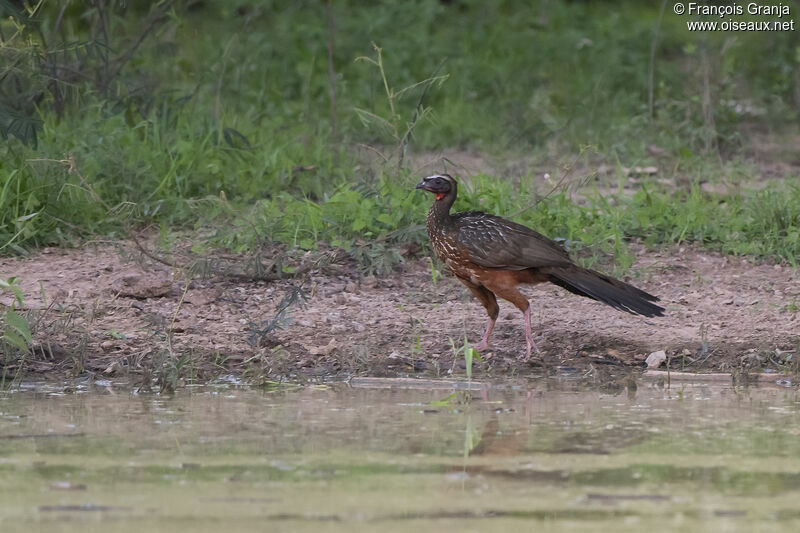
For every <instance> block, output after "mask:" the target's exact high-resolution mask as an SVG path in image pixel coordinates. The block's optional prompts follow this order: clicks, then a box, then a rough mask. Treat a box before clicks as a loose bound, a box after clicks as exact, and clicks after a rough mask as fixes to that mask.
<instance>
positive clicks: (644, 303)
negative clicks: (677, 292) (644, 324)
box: [547, 266, 664, 317]
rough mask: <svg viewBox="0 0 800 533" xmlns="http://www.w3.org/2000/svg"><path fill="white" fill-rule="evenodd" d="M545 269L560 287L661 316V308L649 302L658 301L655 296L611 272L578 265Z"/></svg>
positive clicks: (624, 308) (631, 310)
mask: <svg viewBox="0 0 800 533" xmlns="http://www.w3.org/2000/svg"><path fill="white" fill-rule="evenodd" d="M547 273H548V274H549V279H550V281H551V282H552V283H555V284H556V285H558V286H559V287H563V288H565V289H567V290H568V291H570V292H572V293H574V294H579V295H581V296H586V297H587V298H591V299H593V300H597V301H598V302H603V303H604V304H608V305H610V306H611V307H613V308H615V309H619V310H620V311H626V312H628V313H631V314H634V315H644V316H648V317H652V316H664V308H663V307H661V306H659V305H656V304H654V303H652V302H657V301H658V297H657V296H653V295H652V294H649V293H647V292H645V291H643V290H641V289H637V288H636V287H634V286H633V285H630V284H628V283H625V282H624V281H620V280H618V279H614V278H612V277H611V276H606V275H605V274H601V273H600V272H596V271H594V270H589V269H588V268H581V267H579V266H570V267H566V268H552V269H549V270H548V272H547Z"/></svg>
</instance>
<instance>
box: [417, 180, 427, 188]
mask: <svg viewBox="0 0 800 533" xmlns="http://www.w3.org/2000/svg"><path fill="white" fill-rule="evenodd" d="M416 188H417V189H425V180H422V181H420V182H419V183H417V187H416Z"/></svg>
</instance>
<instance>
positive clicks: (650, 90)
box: [647, 0, 667, 118]
mask: <svg viewBox="0 0 800 533" xmlns="http://www.w3.org/2000/svg"><path fill="white" fill-rule="evenodd" d="M666 7H667V0H662V2H661V10H660V11H659V12H658V21H657V22H656V29H655V30H653V39H652V40H651V41H650V70H649V71H648V77H647V110H648V112H649V113H650V118H653V115H654V113H655V94H654V93H655V87H654V83H655V70H656V46H657V45H658V34H659V32H660V31H661V20H662V19H663V18H664V9H665V8H666Z"/></svg>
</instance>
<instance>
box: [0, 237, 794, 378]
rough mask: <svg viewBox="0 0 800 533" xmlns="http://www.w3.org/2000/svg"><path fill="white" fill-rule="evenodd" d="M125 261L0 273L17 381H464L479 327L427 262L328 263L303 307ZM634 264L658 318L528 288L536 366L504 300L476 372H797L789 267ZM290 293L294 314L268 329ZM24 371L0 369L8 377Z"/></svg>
mask: <svg viewBox="0 0 800 533" xmlns="http://www.w3.org/2000/svg"><path fill="white" fill-rule="evenodd" d="M123 249H125V250H127V252H126V253H122V254H121V253H120V251H119V250H120V248H118V247H112V246H101V247H96V246H95V247H85V248H83V249H75V250H64V249H45V250H42V251H40V252H37V253H35V254H34V255H32V256H31V257H28V258H25V259H18V258H3V259H2V260H0V274H2V275H3V276H4V277H8V276H12V275H13V276H17V277H19V278H21V280H22V281H21V287H22V289H23V292H24V295H25V310H26V313H27V315H28V318H29V320H30V321H31V324H32V326H33V328H34V335H35V339H36V349H35V353H34V354H33V355H32V356H29V357H27V358H26V359H25V361H24V371H25V372H26V373H28V372H33V373H42V374H44V375H45V376H53V377H56V376H63V375H65V374H70V373H73V374H74V373H81V372H84V371H89V372H94V373H98V374H102V375H106V376H119V375H130V376H131V377H132V379H133V380H134V381H135V380H145V381H146V380H147V379H148V378H151V377H153V376H156V377H160V378H161V379H172V380H173V381H174V380H180V379H184V380H185V379H187V378H192V379H204V378H207V377H210V376H213V375H219V374H223V373H234V374H237V375H243V376H244V377H245V378H251V379H271V378H278V377H282V376H287V375H288V376H291V375H306V376H307V375H337V374H339V375H344V374H346V375H354V374H370V375H378V376H402V375H408V374H414V373H421V374H426V375H446V374H448V373H451V372H452V373H456V374H459V373H460V374H463V372H464V370H463V368H462V367H463V361H462V356H461V354H459V353H458V351H457V350H458V348H460V347H462V346H463V343H464V335H465V334H466V336H467V338H468V339H469V341H470V342H473V343H477V341H478V340H479V339H480V335H481V333H482V332H483V327H484V325H485V320H486V318H485V314H484V311H483V308H482V307H481V306H480V304H479V303H478V302H477V301H476V300H474V299H473V298H472V297H471V296H470V295H469V293H468V292H467V291H466V289H465V288H464V287H463V286H462V285H461V284H460V283H458V282H457V281H455V280H454V279H452V278H451V277H449V276H446V275H439V276H433V275H432V274H431V266H430V263H429V261H428V260H427V258H420V259H410V260H409V261H407V262H406V263H405V264H403V265H402V266H401V268H400V270H399V271H397V272H396V273H394V274H392V275H391V276H387V277H377V278H376V277H371V276H368V277H362V276H359V275H358V274H357V271H356V269H355V268H353V267H354V266H353V265H352V264H347V263H346V262H345V263H338V264H332V265H329V266H326V267H324V268H321V269H318V270H313V271H311V272H310V273H308V274H307V275H306V276H304V277H303V281H302V294H301V293H300V292H297V291H294V288H296V287H298V286H299V285H301V282H300V281H299V280H281V281H271V282H263V281H258V282H253V281H246V280H241V279H230V278H228V279H225V278H222V277H216V278H210V279H192V280H190V281H189V282H188V286H187V282H186V281H185V278H184V277H183V275H182V273H181V272H180V271H175V270H174V269H170V268H169V267H167V266H165V265H163V264H160V263H158V262H156V261H153V260H152V259H151V258H148V257H147V256H144V255H141V254H138V253H137V252H136V249H135V247H133V246H132V245H125V246H123ZM633 252H634V253H635V255H636V257H637V258H638V260H637V263H636V264H635V265H634V267H633V269H632V277H631V279H630V280H629V281H631V282H632V283H634V284H636V285H638V286H640V287H642V288H643V289H645V290H647V291H649V292H651V293H653V294H656V295H658V296H660V297H661V301H662V303H663V304H664V306H665V307H666V309H667V313H666V317H664V318H655V319H646V318H642V317H636V316H631V315H628V314H624V313H619V312H617V311H615V310H613V309H611V308H609V307H606V306H603V305H602V304H599V303H596V302H593V301H590V300H588V299H585V298H580V297H577V296H574V295H571V294H569V293H567V292H566V291H564V290H562V289H560V288H558V287H555V286H550V285H547V286H544V285H539V286H537V287H532V288H528V289H525V291H526V294H527V295H528V296H529V297H530V299H531V303H532V326H533V330H534V339H535V341H536V343H537V344H538V346H539V348H540V349H541V351H542V353H541V354H540V355H539V356H534V357H533V358H532V359H531V360H530V361H527V362H525V361H520V360H519V357H520V355H521V354H523V353H524V349H525V340H524V335H523V332H522V323H521V316H520V313H519V312H518V311H517V310H516V309H515V308H513V307H512V306H511V305H510V304H508V303H507V302H501V313H500V319H499V320H498V323H497V327H496V329H495V333H494V335H493V347H492V349H491V350H490V351H489V352H486V353H484V354H483V356H484V357H483V362H482V363H479V364H477V365H476V373H477V374H479V375H481V374H482V375H489V376H491V375H493V374H494V375H497V374H500V373H503V374H508V373H513V374H516V375H526V374H530V375H534V374H535V375H542V374H548V373H553V372H555V371H559V370H563V369H575V370H578V371H584V370H585V371H590V372H591V371H600V372H603V371H607V370H612V371H613V370H614V369H616V368H631V369H633V368H643V367H644V360H645V358H646V357H647V356H648V355H649V354H650V353H652V352H654V351H658V350H664V351H665V352H666V353H667V355H668V356H669V357H670V358H671V367H672V368H673V369H681V368H685V369H689V370H696V371H728V372H730V371H734V372H739V371H742V370H744V371H759V370H763V369H775V370H782V369H786V368H787V361H788V362H789V365H791V361H792V360H793V359H795V358H796V357H795V356H796V350H797V349H798V346H799V345H800V318H798V315H799V313H798V303H800V284H799V283H798V281H800V275H798V272H797V271H795V270H794V269H792V268H791V267H789V266H785V265H771V264H758V265H757V264H753V263H751V262H750V261H749V260H747V259H741V258H735V257H723V256H720V255H718V254H715V253H711V252H707V251H704V250H698V249H696V248H692V247H682V248H672V249H668V250H664V251H657V252H654V251H647V250H645V249H643V248H634V249H633ZM123 258H125V259H123ZM293 291H294V296H295V297H296V299H297V301H296V302H295V303H293V304H292V305H290V306H288V308H287V309H286V311H285V313H284V314H283V315H282V316H276V315H277V314H278V311H279V306H280V304H281V302H282V301H283V302H284V303H286V301H287V300H286V298H288V297H289V296H290V295H292V293H293ZM303 297H305V301H304V300H303ZM6 300H9V299H8V298H6ZM4 303H8V302H4ZM276 318H277V320H276ZM268 330H269V331H268ZM454 346H455V349H454ZM18 364H19V363H18V361H16V360H6V367H7V369H8V370H11V371H16V369H17V366H18Z"/></svg>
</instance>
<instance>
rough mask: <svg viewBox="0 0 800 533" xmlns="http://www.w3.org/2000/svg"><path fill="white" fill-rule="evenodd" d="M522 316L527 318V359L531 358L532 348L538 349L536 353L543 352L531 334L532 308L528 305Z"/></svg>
mask: <svg viewBox="0 0 800 533" xmlns="http://www.w3.org/2000/svg"><path fill="white" fill-rule="evenodd" d="M522 317H523V319H524V320H525V342H526V344H527V345H528V346H527V350H525V359H526V360H527V359H530V358H531V348H533V349H534V350H536V353H541V352H540V351H539V347H538V346H536V343H535V342H533V337H532V336H531V308H530V307H528V308H527V309H526V310H525V311H524V312H523V313H522Z"/></svg>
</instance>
